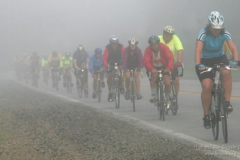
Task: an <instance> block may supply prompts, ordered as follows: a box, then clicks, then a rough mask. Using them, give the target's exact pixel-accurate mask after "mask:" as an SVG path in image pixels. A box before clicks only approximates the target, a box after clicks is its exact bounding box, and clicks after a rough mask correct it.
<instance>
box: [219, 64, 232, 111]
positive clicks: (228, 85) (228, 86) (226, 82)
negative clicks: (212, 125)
mask: <svg viewBox="0 0 240 160" xmlns="http://www.w3.org/2000/svg"><path fill="white" fill-rule="evenodd" d="M221 74H222V78H223V88H224V90H225V98H226V107H227V108H228V112H229V113H230V112H232V111H233V107H232V105H231V103H230V98H231V93H232V76H231V71H230V70H226V69H223V70H221Z"/></svg>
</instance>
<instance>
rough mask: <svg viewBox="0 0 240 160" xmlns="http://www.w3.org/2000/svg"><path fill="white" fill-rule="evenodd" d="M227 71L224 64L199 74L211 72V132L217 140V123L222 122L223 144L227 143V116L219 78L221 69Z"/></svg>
mask: <svg viewBox="0 0 240 160" xmlns="http://www.w3.org/2000/svg"><path fill="white" fill-rule="evenodd" d="M223 68H224V69H228V70H230V69H231V68H230V67H229V66H226V65H224V64H216V65H214V66H213V67H206V70H205V71H202V72H201V73H200V74H202V73H205V72H213V74H214V77H213V81H212V95H211V97H212V100H211V104H210V107H209V110H210V118H211V119H210V120H211V125H212V132H213V136H214V139H215V140H217V139H218V134H219V121H222V130H223V137H224V142H225V143H227V141H228V130H227V116H228V110H227V108H226V99H225V91H224V89H223V84H222V76H221V69H223Z"/></svg>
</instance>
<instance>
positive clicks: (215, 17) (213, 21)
mask: <svg viewBox="0 0 240 160" xmlns="http://www.w3.org/2000/svg"><path fill="white" fill-rule="evenodd" d="M208 21H209V25H211V27H212V28H214V29H222V28H224V27H223V23H224V18H223V16H222V15H221V14H220V13H219V12H218V11H213V12H211V14H210V16H209V17H208Z"/></svg>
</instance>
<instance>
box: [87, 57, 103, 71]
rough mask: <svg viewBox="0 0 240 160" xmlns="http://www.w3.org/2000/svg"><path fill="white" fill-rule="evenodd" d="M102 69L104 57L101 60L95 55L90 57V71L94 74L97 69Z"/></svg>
mask: <svg viewBox="0 0 240 160" xmlns="http://www.w3.org/2000/svg"><path fill="white" fill-rule="evenodd" d="M101 67H104V65H103V55H102V54H101V57H100V58H97V57H96V56H95V54H93V55H92V56H91V57H90V62H89V71H90V72H92V71H93V70H95V69H100V68H101Z"/></svg>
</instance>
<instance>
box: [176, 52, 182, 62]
mask: <svg viewBox="0 0 240 160" xmlns="http://www.w3.org/2000/svg"><path fill="white" fill-rule="evenodd" d="M182 57H183V50H178V51H177V62H180V63H182Z"/></svg>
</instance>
